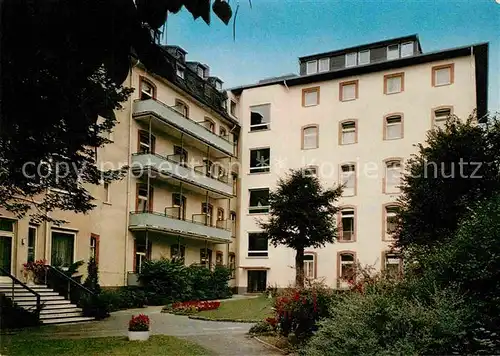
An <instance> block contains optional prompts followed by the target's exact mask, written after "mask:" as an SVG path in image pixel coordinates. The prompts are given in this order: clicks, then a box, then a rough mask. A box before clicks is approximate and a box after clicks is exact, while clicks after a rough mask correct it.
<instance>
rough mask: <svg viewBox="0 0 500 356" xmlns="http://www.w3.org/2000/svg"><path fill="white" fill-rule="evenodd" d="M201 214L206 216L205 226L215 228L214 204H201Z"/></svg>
mask: <svg viewBox="0 0 500 356" xmlns="http://www.w3.org/2000/svg"><path fill="white" fill-rule="evenodd" d="M201 212H202V214H204V215H205V225H207V226H213V225H214V222H213V216H214V207H213V206H212V204H207V203H201Z"/></svg>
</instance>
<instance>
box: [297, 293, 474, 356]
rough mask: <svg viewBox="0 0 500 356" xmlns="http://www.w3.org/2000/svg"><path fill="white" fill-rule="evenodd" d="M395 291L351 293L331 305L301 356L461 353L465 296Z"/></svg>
mask: <svg viewBox="0 0 500 356" xmlns="http://www.w3.org/2000/svg"><path fill="white" fill-rule="evenodd" d="M397 291H398V289H397V286H395V288H394V289H393V290H387V291H384V292H380V291H374V292H368V293H356V292H351V293H348V294H345V295H344V296H343V297H342V301H341V302H340V303H333V304H332V305H331V307H330V317H329V318H327V319H325V320H323V321H321V322H320V323H319V326H320V327H319V330H318V331H317V333H316V334H315V335H314V336H313V337H312V338H311V339H310V340H309V342H308V344H307V346H306V347H305V348H303V349H302V350H301V355H305V356H319V355H339V356H342V355H349V356H350V355H360V356H363V355H366V356H368V355H370V356H371V355H394V356H396V355H415V356H417V355H438V354H442V355H444V354H454V353H456V352H460V351H461V349H460V347H461V345H462V344H463V341H464V322H463V320H464V319H465V318H466V317H467V315H465V309H464V307H463V304H462V303H463V301H462V300H461V299H460V298H459V297H458V295H456V294H454V293H451V292H442V291H435V292H433V293H431V294H432V298H431V301H430V302H427V303H422V302H421V301H419V300H418V299H406V298H403V297H402V296H401V295H400V294H399V293H398V292H397Z"/></svg>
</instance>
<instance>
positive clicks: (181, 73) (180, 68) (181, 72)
mask: <svg viewBox="0 0 500 356" xmlns="http://www.w3.org/2000/svg"><path fill="white" fill-rule="evenodd" d="M184 72H185V69H184V67H183V66H181V65H179V64H177V76H178V77H179V78H182V79H184Z"/></svg>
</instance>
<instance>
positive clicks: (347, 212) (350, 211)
mask: <svg viewBox="0 0 500 356" xmlns="http://www.w3.org/2000/svg"><path fill="white" fill-rule="evenodd" d="M344 218H351V219H352V229H353V230H351V231H348V232H349V233H350V237H349V239H346V238H345V237H344V232H345V231H344ZM340 226H341V227H342V233H341V236H342V239H341V241H355V240H356V212H355V210H354V208H343V209H341V210H340Z"/></svg>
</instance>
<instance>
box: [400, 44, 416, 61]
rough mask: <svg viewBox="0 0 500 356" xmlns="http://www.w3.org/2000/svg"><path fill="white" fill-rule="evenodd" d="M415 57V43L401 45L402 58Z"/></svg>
mask: <svg viewBox="0 0 500 356" xmlns="http://www.w3.org/2000/svg"><path fill="white" fill-rule="evenodd" d="M410 56H413V42H405V43H403V44H402V45H401V58H403V57H410Z"/></svg>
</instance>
